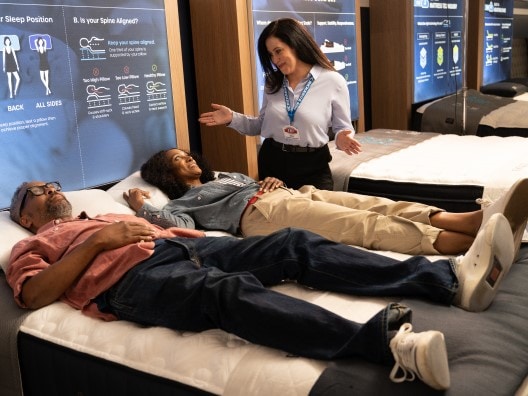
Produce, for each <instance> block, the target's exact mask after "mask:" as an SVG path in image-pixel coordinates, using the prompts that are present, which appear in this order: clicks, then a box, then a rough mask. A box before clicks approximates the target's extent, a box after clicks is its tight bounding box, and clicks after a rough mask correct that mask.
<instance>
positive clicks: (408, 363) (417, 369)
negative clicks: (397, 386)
mask: <svg viewBox="0 0 528 396" xmlns="http://www.w3.org/2000/svg"><path fill="white" fill-rule="evenodd" d="M390 349H391V351H392V354H393V356H394V360H395V361H396V363H395V364H394V367H393V368H392V371H391V373H390V379H391V380H392V381H393V382H403V381H413V380H414V378H415V376H418V378H419V379H421V380H422V381H423V382H425V383H426V384H427V385H429V386H430V387H432V388H434V389H438V390H444V389H447V388H449V385H450V382H451V381H450V377H449V365H448V362H447V351H446V347H445V340H444V335H443V334H442V333H441V332H439V331H424V332H423V333H413V332H412V325H411V324H410V323H404V324H403V325H401V327H400V329H399V330H398V333H397V334H396V335H395V336H394V338H393V339H392V340H391V341H390ZM398 372H401V373H402V375H401V376H399V377H397V376H396V375H397V374H398Z"/></svg>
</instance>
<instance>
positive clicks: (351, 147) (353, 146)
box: [336, 131, 361, 155]
mask: <svg viewBox="0 0 528 396" xmlns="http://www.w3.org/2000/svg"><path fill="white" fill-rule="evenodd" d="M352 136H353V135H352V131H343V132H340V133H339V134H338V135H337V138H336V146H337V148H338V149H339V150H341V151H344V152H345V153H347V154H348V155H352V154H359V153H360V152H361V143H359V142H358V141H357V140H356V139H354V138H353V137H352Z"/></svg>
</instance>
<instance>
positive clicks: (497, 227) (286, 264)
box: [6, 181, 514, 389]
mask: <svg viewBox="0 0 528 396" xmlns="http://www.w3.org/2000/svg"><path fill="white" fill-rule="evenodd" d="M60 190H61V187H60V184H59V183H57V182H49V183H42V182H37V181H33V182H28V183H24V184H22V185H21V186H20V187H19V188H18V189H17V191H16V192H15V194H14V196H13V200H12V203H11V208H10V214H11V218H12V219H13V220H14V221H15V222H16V223H18V224H20V225H21V226H23V227H24V228H27V229H28V230H30V231H32V232H33V233H34V234H35V235H33V236H31V237H28V238H26V239H24V240H22V241H20V242H18V243H17V244H16V245H15V246H14V247H13V250H12V253H11V256H10V259H9V263H8V268H7V271H6V278H7V281H8V283H9V285H10V286H11V288H12V289H13V291H14V297H15V300H16V302H17V303H18V304H19V305H20V306H21V307H24V308H31V309H38V308H40V307H43V306H45V305H48V304H51V303H52V302H54V301H56V300H62V301H64V302H65V303H67V304H69V305H70V306H72V307H74V308H76V309H82V310H83V312H84V313H87V314H89V315H91V316H95V317H101V318H105V319H107V320H112V319H123V320H129V321H132V322H136V323H140V324H143V325H148V326H164V327H168V328H172V329H176V330H182V331H204V330H207V329H212V328H220V329H223V330H225V331H227V332H230V333H233V334H236V335H238V336H239V337H242V338H245V339H246V340H248V341H250V342H253V343H256V344H262V345H267V346H269V347H273V348H278V349H282V350H284V351H287V352H289V353H291V354H294V355H299V356H306V357H310V358H315V359H338V358H345V357H350V356H360V357H363V358H365V359H367V360H369V361H371V362H374V363H383V364H393V365H394V368H393V370H392V371H391V374H390V378H391V379H392V380H393V381H395V382H403V381H405V380H410V381H412V380H413V379H414V378H415V377H416V376H417V377H419V378H420V379H422V380H423V381H424V382H425V383H426V384H428V385H429V386H431V387H433V388H435V389H446V388H448V387H449V385H450V374H449V367H448V360H447V352H446V347H445V341H444V336H443V334H442V333H441V332H438V331H426V332H421V333H413V332H412V325H411V324H410V319H411V310H410V309H409V308H408V307H406V306H404V305H402V304H398V303H389V304H388V305H387V306H386V307H385V308H384V309H382V310H380V311H379V312H378V313H377V314H376V315H374V316H373V317H372V318H370V319H369V320H368V321H367V322H366V323H356V322H353V321H351V320H348V319H346V318H344V317H341V316H339V315H336V314H334V313H332V312H331V311H328V310H326V309H324V308H322V307H319V306H317V305H314V304H312V303H309V302H306V301H303V300H300V299H297V298H294V297H290V296H288V295H285V294H282V293H277V292H275V291H273V290H270V289H268V288H267V286H272V285H277V284H279V283H281V282H282V281H283V280H287V279H290V280H295V281H297V282H298V283H299V284H302V285H306V286H309V287H313V288H316V289H320V290H328V291H335V292H341V293H348V294H355V295H369V296H395V295H396V296H416V297H423V298H426V299H429V300H431V301H434V302H437V303H441V304H446V305H449V304H455V305H457V306H459V307H461V308H463V309H466V310H468V311H475V312H476V311H482V310H484V309H486V308H487V307H488V306H489V305H490V304H491V303H492V301H493V299H494V296H495V294H496V292H497V289H498V288H499V285H500V284H501V282H502V280H503V279H504V276H506V274H507V272H508V271H509V269H510V268H511V264H512V261H513V257H514V256H513V255H514V246H513V236H512V233H511V231H510V225H509V224H508V221H507V220H506V218H505V217H504V216H503V215H502V214H500V213H496V214H494V215H493V216H491V217H490V219H489V221H488V222H487V223H486V225H485V226H484V227H483V228H482V230H481V231H480V232H479V233H478V235H477V237H476V239H475V242H474V243H473V245H472V246H471V248H470V249H469V251H468V253H467V254H466V255H464V256H460V257H458V258H456V259H449V260H439V261H436V262H435V264H434V265H431V262H430V261H429V260H428V259H427V258H425V257H423V256H422V257H411V258H408V259H407V260H404V261H400V260H395V259H392V258H389V257H385V256H380V255H378V254H375V253H372V252H369V251H365V250H362V249H357V248H354V247H351V246H347V245H344V244H339V243H334V242H331V241H328V240H326V239H324V238H322V237H320V236H319V235H317V234H314V233H311V232H309V231H305V230H301V229H290V228H286V229H282V230H280V231H277V232H275V233H272V234H270V235H268V236H256V237H249V238H244V239H239V238H235V237H230V236H227V237H205V236H203V233H202V232H200V231H196V230H189V229H180V228H168V229H163V228H161V227H158V226H155V225H153V224H150V223H149V222H148V221H146V220H144V219H139V218H137V217H135V216H133V215H115V214H106V215H99V216H96V217H93V218H91V217H88V216H87V215H86V213H84V212H82V213H81V214H80V216H78V217H74V216H73V213H72V206H71V204H70V202H69V201H68V200H67V199H66V197H65V195H64V194H62V193H61V192H60ZM314 252H317V254H314ZM490 279H491V280H492V281H490Z"/></svg>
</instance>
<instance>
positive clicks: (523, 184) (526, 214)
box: [503, 179, 528, 257]
mask: <svg viewBox="0 0 528 396" xmlns="http://www.w3.org/2000/svg"><path fill="white" fill-rule="evenodd" d="M506 200H507V201H506V205H505V207H504V212H503V214H504V217H506V219H508V221H509V222H510V227H511V230H512V233H513V241H514V246H515V257H517V253H518V252H519V249H520V246H521V242H522V237H523V235H524V230H525V228H526V220H527V218H528V179H522V180H519V181H517V182H516V183H515V184H514V185H513V186H512V187H511V188H510V191H509V196H508V197H507V199H506Z"/></svg>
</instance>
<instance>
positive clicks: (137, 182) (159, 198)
mask: <svg viewBox="0 0 528 396" xmlns="http://www.w3.org/2000/svg"><path fill="white" fill-rule="evenodd" d="M131 188H141V189H142V190H145V191H148V192H150V199H147V200H146V201H147V202H148V203H150V204H151V205H152V206H155V207H156V208H158V209H161V208H163V207H164V206H165V205H166V204H167V203H168V202H169V197H167V195H166V194H165V193H163V192H162V191H161V190H160V189H159V188H157V187H154V186H153V185H152V184H150V183H147V182H146V181H145V180H143V179H142V178H141V176H140V172H139V171H137V172H134V173H132V174H131V175H130V176H127V177H125V178H124V179H123V180H121V181H120V182H119V183H117V184H115V185H114V186H112V187H111V188H110V189H108V193H109V194H110V195H111V196H112V197H113V198H114V199H115V200H116V201H117V202H119V203H121V204H123V205H127V203H126V201H125V199H124V198H123V193H124V192H126V193H128V190H130V189H131ZM127 206H128V205H127Z"/></svg>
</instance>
